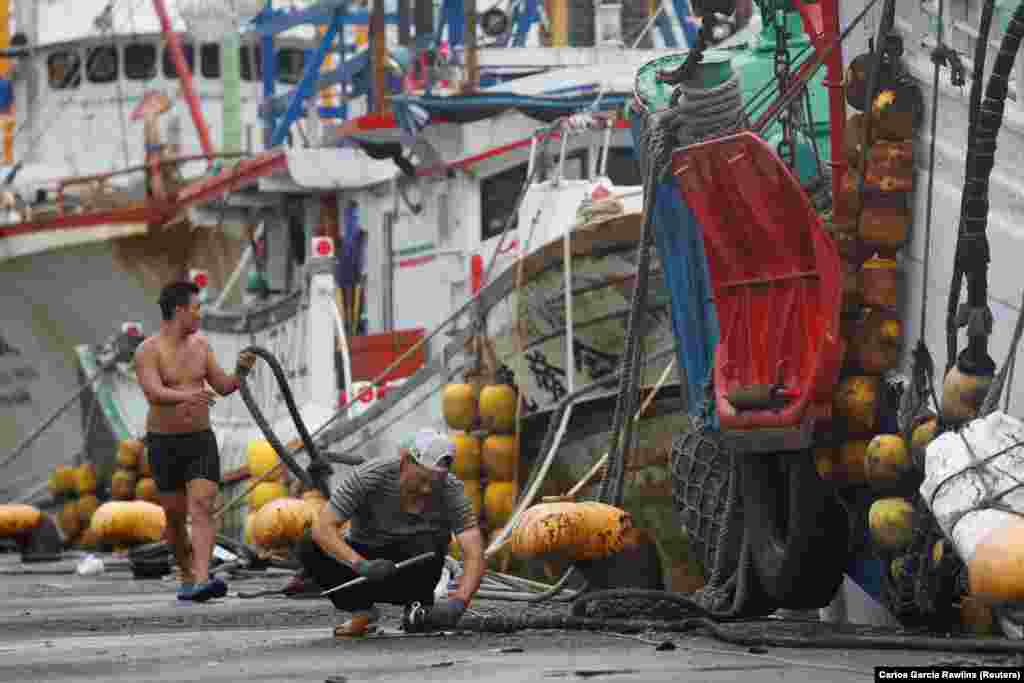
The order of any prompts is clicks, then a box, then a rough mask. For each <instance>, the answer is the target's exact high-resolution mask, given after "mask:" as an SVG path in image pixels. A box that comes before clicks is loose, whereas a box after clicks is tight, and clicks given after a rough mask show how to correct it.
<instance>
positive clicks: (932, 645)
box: [458, 614, 1024, 654]
mask: <svg viewBox="0 0 1024 683" xmlns="http://www.w3.org/2000/svg"><path fill="white" fill-rule="evenodd" d="M753 623H754V624H770V623H771V622H766V621H763V620H761V621H758V622H753ZM813 627H814V628H819V625H817V624H813ZM740 628H749V627H748V626H746V625H744V626H743V627H740ZM769 628H770V626H769ZM458 629H459V630H462V631H476V632H480V633H514V632H516V631H521V630H525V629H536V630H550V629H556V630H573V631H606V632H612V633H642V632H644V631H656V632H662V633H689V632H693V631H706V632H707V633H708V634H709V635H711V636H712V637H714V638H716V639H718V640H721V641H723V642H725V643H729V644H731V645H739V646H742V647H785V648H815V649H850V650H855V649H860V650H916V651H928V652H974V653H987V654H1022V653H1024V641H1019V640H1007V639H995V638H945V637H941V636H921V635H901V634H900V633H898V632H894V633H891V634H886V635H862V634H854V633H830V634H823V635H807V634H772V633H764V632H760V633H756V632H755V633H742V632H740V631H739V628H737V627H735V626H734V627H732V628H729V627H724V626H723V623H722V622H721V621H716V620H714V619H710V618H708V617H689V618H684V619H674V620H664V621H663V620H658V619H605V618H601V617H580V616H572V615H567V614H523V615H516V616H506V615H464V616H463V617H462V618H461V619H460V620H459V623H458Z"/></svg>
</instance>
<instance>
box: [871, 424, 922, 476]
mask: <svg viewBox="0 0 1024 683" xmlns="http://www.w3.org/2000/svg"><path fill="white" fill-rule="evenodd" d="M913 469H914V463H913V462H912V461H911V459H910V452H909V451H908V450H907V445H906V442H905V441H903V437H902V436H900V435H899V434H878V435H877V436H875V438H873V439H871V442H870V443H869V444H868V448H867V462H866V471H867V478H868V481H870V482H871V483H872V484H876V485H881V484H893V483H896V482H898V481H900V480H902V479H903V478H904V477H905V476H906V475H907V474H908V473H910V471H911V470H913Z"/></svg>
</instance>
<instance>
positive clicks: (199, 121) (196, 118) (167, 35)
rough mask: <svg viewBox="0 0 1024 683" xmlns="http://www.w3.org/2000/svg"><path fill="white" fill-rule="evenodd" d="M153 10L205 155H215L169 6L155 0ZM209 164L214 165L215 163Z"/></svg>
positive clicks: (162, 0) (162, 1) (159, 0)
mask: <svg viewBox="0 0 1024 683" xmlns="http://www.w3.org/2000/svg"><path fill="white" fill-rule="evenodd" d="M153 8H154V9H155V10H156V13H157V16H158V17H160V26H161V27H162V28H163V32H164V39H165V40H166V41H167V47H169V48H170V49H171V58H172V59H173V60H174V69H175V71H177V73H178V78H179V79H180V80H181V92H182V94H183V95H184V96H185V101H186V102H188V108H189V111H190V112H191V113H192V122H193V123H194V124H195V126H196V132H198V133H199V144H200V145H202V147H203V153H204V154H213V144H212V143H211V142H210V129H209V128H207V126H206V121H205V120H204V119H203V110H202V108H201V107H200V104H199V98H198V97H196V91H195V88H194V87H193V85H192V72H191V71H190V70H189V68H188V62H186V61H185V54H184V52H182V49H181V41H179V40H178V34H177V33H175V32H174V27H173V26H172V25H171V16H170V15H169V14H168V13H167V5H166V4H164V0H153ZM208 163H209V164H210V165H211V166H212V165H213V161H210V162H208Z"/></svg>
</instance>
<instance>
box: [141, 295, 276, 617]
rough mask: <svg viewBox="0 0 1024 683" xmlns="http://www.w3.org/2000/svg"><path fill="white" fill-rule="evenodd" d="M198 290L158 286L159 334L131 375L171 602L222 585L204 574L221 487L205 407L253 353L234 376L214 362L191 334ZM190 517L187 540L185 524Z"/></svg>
mask: <svg viewBox="0 0 1024 683" xmlns="http://www.w3.org/2000/svg"><path fill="white" fill-rule="evenodd" d="M198 295H199V288H198V287H196V286H195V285H194V284H192V283H190V282H176V283H173V284H170V285H167V286H166V287H164V289H163V291H161V293H160V301H159V303H160V312H161V313H162V315H163V322H162V323H161V325H160V332H159V333H158V334H156V335H154V336H152V337H149V338H148V339H146V340H145V341H144V342H142V344H141V345H140V346H139V348H138V350H137V351H136V352H135V373H136V375H137V376H138V378H139V384H140V385H142V391H143V392H144V393H145V394H146V399H147V400H148V401H149V413H148V414H147V416H146V442H147V446H148V449H149V462H150V466H151V467H152V468H153V478H154V479H155V480H156V484H157V488H158V489H159V490H160V504H161V505H162V506H163V508H164V511H165V512H166V514H167V540H168V542H169V543H170V544H171V545H172V547H173V548H174V555H175V557H176V558H177V561H178V566H179V567H180V568H181V571H182V583H181V587H180V588H179V590H178V599H179V600H194V601H197V602H203V601H205V600H209V599H210V598H216V597H223V596H224V595H226V594H227V590H228V588H227V585H226V584H225V583H224V581H222V580H221V579H219V578H214V579H212V580H211V579H210V559H211V557H212V554H213V545H214V537H215V535H216V529H215V527H214V520H213V514H212V512H213V504H214V499H215V498H216V497H217V490H218V486H219V484H220V456H219V453H218V451H217V438H216V437H215V436H214V434H213V431H211V429H210V406H212V405H213V404H214V401H215V400H216V395H217V394H220V395H221V396H227V395H229V394H231V393H233V392H234V391H235V390H237V389H238V387H239V373H240V372H241V373H243V374H244V373H245V372H246V371H247V370H248V369H249V368H251V367H252V364H253V362H255V360H256V357H255V356H254V355H252V354H248V353H243V354H241V355H239V357H238V363H237V365H236V368H235V374H234V375H229V374H227V373H226V372H225V371H224V370H223V369H222V368H221V367H220V365H219V364H218V363H217V360H216V359H215V358H214V356H213V351H212V349H211V348H210V343H209V341H207V339H206V337H204V336H203V335H201V334H197V332H198V330H199V319H200V304H199V297H198ZM207 383H208V384H209V386H210V387H212V388H213V390H214V391H216V392H217V394H215V393H214V391H210V390H209V389H208V388H207ZM189 514H191V515H192V542H191V544H190V543H189V538H188V532H187V529H186V527H185V520H186V517H187V515H189ZM190 550H193V551H194V552H190Z"/></svg>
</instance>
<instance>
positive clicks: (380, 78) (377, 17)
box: [370, 0, 388, 114]
mask: <svg viewBox="0 0 1024 683" xmlns="http://www.w3.org/2000/svg"><path fill="white" fill-rule="evenodd" d="M384 31H385V26H384V0H373V11H372V13H371V14H370V41H371V44H372V46H373V50H372V52H371V56H372V62H371V63H372V66H373V113H374V114H383V113H384V112H385V111H386V107H387V98H386V96H385V90H386V88H387V78H386V77H385V72H384V69H385V65H386V64H387V59H388V46H387V35H386V34H385V32H384Z"/></svg>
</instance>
